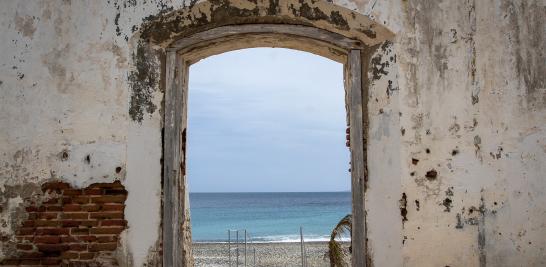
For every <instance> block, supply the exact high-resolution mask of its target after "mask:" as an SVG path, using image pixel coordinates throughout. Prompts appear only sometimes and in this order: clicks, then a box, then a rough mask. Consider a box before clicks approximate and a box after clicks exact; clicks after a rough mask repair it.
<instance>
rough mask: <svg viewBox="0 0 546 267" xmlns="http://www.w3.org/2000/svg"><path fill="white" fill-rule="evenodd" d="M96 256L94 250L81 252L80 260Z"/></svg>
mask: <svg viewBox="0 0 546 267" xmlns="http://www.w3.org/2000/svg"><path fill="white" fill-rule="evenodd" d="M93 258H95V253H93V252H81V253H80V260H92V259H93Z"/></svg>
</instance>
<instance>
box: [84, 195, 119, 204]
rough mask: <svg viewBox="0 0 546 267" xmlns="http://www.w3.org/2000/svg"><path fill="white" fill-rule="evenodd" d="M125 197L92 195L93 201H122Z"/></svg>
mask: <svg viewBox="0 0 546 267" xmlns="http://www.w3.org/2000/svg"><path fill="white" fill-rule="evenodd" d="M126 199H127V196H125V195H117V196H100V197H92V198H91V202H93V203H123V202H125V200H126Z"/></svg>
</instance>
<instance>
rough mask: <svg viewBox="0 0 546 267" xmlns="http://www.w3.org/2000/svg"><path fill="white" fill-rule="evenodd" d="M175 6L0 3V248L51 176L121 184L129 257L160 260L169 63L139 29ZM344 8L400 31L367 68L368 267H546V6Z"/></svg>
mask: <svg viewBox="0 0 546 267" xmlns="http://www.w3.org/2000/svg"><path fill="white" fill-rule="evenodd" d="M173 2H174V3H173ZM173 2H171V1H159V0H157V1H145V3H144V2H143V1H131V0H128V1H61V0H59V1H1V2H0V33H1V34H2V38H1V39H0V48H1V50H2V53H0V148H1V149H0V190H1V193H2V194H1V197H0V205H1V207H2V209H1V210H0V211H1V214H0V233H1V235H2V236H3V237H4V238H3V239H2V242H3V243H5V242H7V241H6V240H8V239H9V238H10V237H11V236H13V234H14V232H15V229H16V227H17V224H18V223H20V222H21V220H23V218H21V216H23V215H22V214H21V209H20V207H21V206H23V205H24V201H23V199H24V198H25V197H28V196H29V195H32V194H38V191H39V190H37V189H36V188H39V186H40V185H41V184H42V183H44V182H46V181H48V180H55V179H62V180H63V181H66V182H69V183H70V184H72V186H74V187H86V186H88V185H90V184H93V183H97V182H112V181H114V180H121V182H122V183H123V184H124V186H125V188H126V189H127V191H128V192H129V193H128V196H127V200H126V202H125V204H126V210H125V219H126V220H127V223H128V225H127V226H128V228H127V230H125V231H124V232H123V233H122V236H121V238H122V240H121V246H120V248H119V249H118V252H119V253H118V255H119V256H118V258H119V261H120V263H121V264H127V265H134V266H142V265H143V264H145V263H147V262H149V263H152V264H153V262H154V261H156V260H157V256H158V255H157V250H158V244H159V233H160V223H161V220H160V219H161V218H160V217H161V216H160V212H161V211H160V208H161V161H160V160H161V151H162V150H161V127H162V126H161V123H162V116H161V113H162V105H161V99H162V97H163V94H162V90H163V89H162V81H161V77H160V76H161V75H159V73H160V69H161V67H162V60H163V59H162V58H161V56H160V55H155V54H154V52H153V51H148V50H146V49H143V50H138V42H139V38H138V30H139V27H140V25H141V24H142V23H143V22H144V21H146V20H147V18H148V17H149V16H150V15H153V16H156V15H158V13H159V12H161V11H167V10H170V9H172V8H174V9H177V8H180V7H182V6H183V2H181V1H173ZM335 3H336V4H339V5H341V6H345V7H347V8H349V9H352V10H357V11H359V12H361V13H363V14H365V15H369V16H370V17H371V18H372V19H373V20H375V21H376V22H378V23H380V24H383V25H385V26H386V27H387V28H389V29H390V30H391V31H393V32H394V33H395V34H396V37H395V38H394V39H393V41H392V44H390V45H386V46H383V47H380V48H379V49H377V50H376V51H375V52H374V54H373V55H372V58H373V60H372V63H373V64H372V70H371V71H370V73H369V77H370V81H371V84H370V94H369V99H368V100H369V119H370V128H369V144H368V155H369V156H368V157H369V160H368V170H369V179H368V186H369V189H368V192H367V201H366V205H367V210H368V234H369V241H368V242H369V245H370V252H371V255H372V261H373V263H374V265H375V266H403V265H404V266H448V265H449V266H541V265H545V264H546V256H544V255H546V254H545V252H544V249H545V248H546V226H545V225H544V221H546V194H545V190H546V181H545V173H546V55H544V51H545V47H546V41H545V36H546V27H545V26H544V25H546V21H545V17H546V3H545V2H544V1H525V0H522V1H501V0H491V1H477V0H475V1H471V0H466V1H462V0H461V1H447V0H446V1H410V0H407V1H404V0H389V1H387V0H384V1H382V0H375V1H374V0H371V1H366V0H362V1H354V2H353V1H336V2H335ZM188 4H189V3H188ZM142 56H146V58H148V59H149V58H155V59H154V60H149V61H146V62H140V64H139V60H140V58H141V57H142ZM142 64H145V65H146V67H149V68H145V69H156V70H157V72H146V71H145V70H144V69H141V68H139V66H142ZM427 151H428V152H427ZM88 156H89V159H90V160H87V157H88ZM118 167H121V171H119V172H117V171H116V169H117V168H118ZM427 173H428V175H427ZM434 173H436V175H434ZM417 203H418V204H417ZM402 215H404V216H402ZM404 218H406V219H407V220H405V219H404ZM5 252H6V251H5V250H0V258H2V257H3V256H4V253H5Z"/></svg>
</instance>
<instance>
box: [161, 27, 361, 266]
mask: <svg viewBox="0 0 546 267" xmlns="http://www.w3.org/2000/svg"><path fill="white" fill-rule="evenodd" d="M254 47H281V48H290V49H296V50H301V51H306V52H310V53H314V54H317V55H320V56H324V57H327V58H329V59H331V60H334V61H337V62H340V63H342V64H343V65H344V88H345V94H346V98H345V100H346V110H347V114H348V116H347V117H348V124H349V133H350V134H349V139H350V142H349V147H350V152H351V199H352V216H353V219H352V233H351V240H352V253H351V264H352V265H353V266H366V257H365V255H366V230H365V228H366V224H365V210H364V201H365V198H364V192H365V172H366V171H365V150H364V147H365V146H364V144H365V139H364V136H365V128H364V127H363V123H364V120H363V118H366V116H367V115H366V113H365V112H366V109H365V108H364V106H363V104H362V103H363V99H367V92H366V90H363V88H364V82H363V79H362V76H363V70H366V66H363V64H362V62H369V59H368V58H366V56H367V53H364V52H362V51H363V50H365V49H366V47H365V46H364V45H363V44H362V42H360V41H356V40H353V39H350V38H347V37H345V36H343V35H340V34H337V33H333V32H329V31H325V30H321V29H318V28H314V27H308V26H301V25H281V24H245V25H232V26H222V27H217V28H214V29H211V30H208V31H203V32H199V33H196V34H193V35H191V36H188V37H185V38H183V39H180V40H178V41H175V42H174V43H172V44H171V46H170V48H168V50H167V51H168V52H167V58H166V91H165V124H164V125H165V141H164V159H165V160H164V173H165V175H164V179H163V182H164V183H163V194H164V200H165V201H164V206H163V210H164V212H163V237H164V239H163V250H164V251H163V255H164V258H163V260H164V262H163V263H164V265H166V266H192V265H193V257H192V254H191V253H192V250H191V246H192V242H191V224H190V212H189V188H188V185H187V175H186V164H187V161H186V152H187V149H186V139H187V125H188V81H189V80H188V78H189V66H190V65H192V64H194V63H196V62H198V61H199V60H201V59H204V58H207V57H209V56H212V55H217V54H221V53H224V52H228V51H233V50H238V49H244V48H254ZM211 75H212V74H211ZM212 164H214V163H212Z"/></svg>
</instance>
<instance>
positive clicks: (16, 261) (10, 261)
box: [0, 259, 21, 265]
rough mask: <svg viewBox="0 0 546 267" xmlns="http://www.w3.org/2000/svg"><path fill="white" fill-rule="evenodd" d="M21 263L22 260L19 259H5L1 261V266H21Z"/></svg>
mask: <svg viewBox="0 0 546 267" xmlns="http://www.w3.org/2000/svg"><path fill="white" fill-rule="evenodd" d="M20 262H21V260H19V259H4V260H2V261H0V264H1V265H19V263H20Z"/></svg>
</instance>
